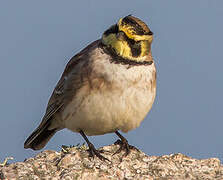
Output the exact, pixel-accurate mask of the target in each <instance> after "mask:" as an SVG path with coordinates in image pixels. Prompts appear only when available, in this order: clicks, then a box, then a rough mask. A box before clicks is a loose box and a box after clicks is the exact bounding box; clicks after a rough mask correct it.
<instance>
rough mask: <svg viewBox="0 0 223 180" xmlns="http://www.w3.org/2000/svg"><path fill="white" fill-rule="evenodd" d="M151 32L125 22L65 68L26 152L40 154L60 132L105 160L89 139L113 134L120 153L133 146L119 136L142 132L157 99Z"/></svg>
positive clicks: (132, 21) (136, 22)
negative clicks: (79, 140) (77, 139)
mask: <svg viewBox="0 0 223 180" xmlns="http://www.w3.org/2000/svg"><path fill="white" fill-rule="evenodd" d="M152 40H153V33H152V32H151V31H150V29H149V28H148V26H147V25H146V24H145V23H144V22H143V21H141V20H140V19H138V18H136V17H133V16H131V15H129V16H126V17H124V18H121V19H120V20H119V21H118V23H117V24H115V25H113V26H111V27H110V28H109V29H107V30H106V31H105V32H104V33H103V35H102V38H101V39H99V40H96V41H94V42H93V43H91V44H90V45H88V46H87V47H86V48H85V49H83V50H82V51H81V52H79V53H78V54H77V55H75V56H74V57H73V58H72V59H71V60H70V61H69V62H68V64H67V66H66V68H65V70H64V72H63V74H62V77H61V78H60V80H59V82H58V84H57V85H56V87H55V89H54V91H53V94H52V95H51V97H50V100H49V102H48V106H47V109H46V113H45V115H44V117H43V119H42V122H41V123H40V125H39V127H37V129H36V130H35V131H34V132H33V133H32V134H31V135H30V136H29V137H28V139H27V140H26V141H25V144H24V147H25V148H31V149H33V150H39V149H42V148H43V147H44V146H45V145H46V143H47V142H48V141H49V140H50V138H51V137H52V136H53V135H54V134H55V133H56V132H57V131H59V130H61V129H64V128H67V129H69V130H71V131H73V132H77V133H80V134H81V135H82V136H83V138H84V139H85V141H86V142H87V144H88V146H89V152H90V155H92V156H94V155H96V156H97V157H99V158H100V159H106V158H104V157H103V156H102V155H101V154H100V153H99V151H98V150H96V149H95V147H94V145H93V144H92V143H91V142H90V141H89V140H88V139H87V136H86V135H88V136H93V135H102V134H106V133H113V132H115V133H116V134H117V135H118V136H119V138H120V140H119V143H120V149H119V150H118V151H117V152H120V151H121V150H125V151H126V153H125V154H126V155H127V154H128V153H129V151H130V149H131V148H132V147H133V146H130V145H129V144H128V141H127V140H126V139H125V138H124V137H123V136H122V135H121V134H120V133H119V132H118V130H121V131H123V132H128V131H129V130H132V129H134V128H136V127H138V126H139V125H140V123H141V121H142V120H143V119H144V118H145V116H146V115H147V113H148V112H149V111H150V109H151V107H152V104H153V102H154V99H155V94H156V69H155V65H154V61H153V58H152V55H151V43H152Z"/></svg>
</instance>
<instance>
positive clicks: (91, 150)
mask: <svg viewBox="0 0 223 180" xmlns="http://www.w3.org/2000/svg"><path fill="white" fill-rule="evenodd" d="M88 147H89V149H88V151H89V154H90V157H93V158H94V156H97V157H98V158H99V159H100V160H102V161H105V160H107V161H109V160H108V159H107V158H106V157H104V156H102V155H101V153H103V152H104V151H103V150H97V149H96V148H95V147H94V145H93V144H92V143H89V144H88ZM109 162H110V161H109Z"/></svg>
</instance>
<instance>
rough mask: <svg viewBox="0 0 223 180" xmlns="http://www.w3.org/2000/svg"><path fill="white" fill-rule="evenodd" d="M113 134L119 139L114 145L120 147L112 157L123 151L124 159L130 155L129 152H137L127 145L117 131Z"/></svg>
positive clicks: (133, 147) (134, 148) (125, 140)
mask: <svg viewBox="0 0 223 180" xmlns="http://www.w3.org/2000/svg"><path fill="white" fill-rule="evenodd" d="M115 133H116V134H117V135H118V136H119V137H120V139H121V140H117V141H116V142H115V143H114V144H118V145H120V148H119V149H118V150H117V151H116V152H115V153H114V154H113V155H115V154H118V153H120V152H121V151H122V150H125V154H124V156H125V157H126V156H128V154H129V153H130V150H137V151H139V150H138V149H137V148H136V147H135V146H132V145H129V143H128V141H127V139H125V138H124V137H123V136H122V135H121V134H120V133H119V132H118V131H116V132H115Z"/></svg>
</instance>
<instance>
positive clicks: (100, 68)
mask: <svg viewBox="0 0 223 180" xmlns="http://www.w3.org/2000/svg"><path fill="white" fill-rule="evenodd" d="M96 55H97V54H96ZM97 57H101V58H97V59H96V60H94V61H93V62H92V64H91V66H90V68H91V72H92V73H91V76H90V77H89V79H90V84H86V85H85V86H83V87H82V88H81V89H80V90H79V92H78V93H77V94H76V96H75V97H74V98H73V100H72V101H71V103H70V104H69V105H68V106H67V107H66V108H65V110H64V114H63V116H62V118H64V122H65V124H64V126H65V127H66V128H68V129H70V130H72V131H74V132H78V131H79V130H83V131H84V132H85V133H86V134H87V135H100V134H105V133H111V132H114V131H116V130H121V131H123V132H127V131H129V130H131V129H134V128H136V127H138V126H139V125H140V122H141V121H142V120H143V119H144V118H145V116H146V114H147V113H148V112H149V110H150V109H151V107H152V104H153V102H154V98H155V94H156V88H155V86H154V85H155V83H154V81H152V78H155V76H154V73H155V66H154V63H153V64H152V65H149V66H143V65H141V66H133V67H130V68H127V65H121V64H114V63H111V62H110V61H109V60H108V58H107V57H103V56H102V55H100V56H98V55H97ZM93 59H94V58H93Z"/></svg>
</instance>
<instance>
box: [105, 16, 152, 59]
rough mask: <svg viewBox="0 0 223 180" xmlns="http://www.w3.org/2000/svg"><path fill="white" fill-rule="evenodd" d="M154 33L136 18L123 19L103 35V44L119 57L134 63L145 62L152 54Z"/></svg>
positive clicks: (127, 17)
mask: <svg viewBox="0 0 223 180" xmlns="http://www.w3.org/2000/svg"><path fill="white" fill-rule="evenodd" d="M152 41H153V33H152V31H150V29H149V27H148V26H147V25H146V24H145V23H144V22H143V21H141V20H140V19H138V18H136V17H134V16H131V15H129V16H126V17H124V18H121V19H120V20H119V21H118V23H117V24H114V25H112V26H111V27H110V28H109V29H108V30H106V31H105V32H104V33H103V36H102V43H103V44H104V45H105V46H107V47H109V48H111V49H112V50H113V51H114V52H115V53H116V54H117V55H119V56H121V57H123V58H125V59H128V60H132V61H137V62H140V61H144V59H145V58H146V56H148V55H150V54H151V43H152Z"/></svg>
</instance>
